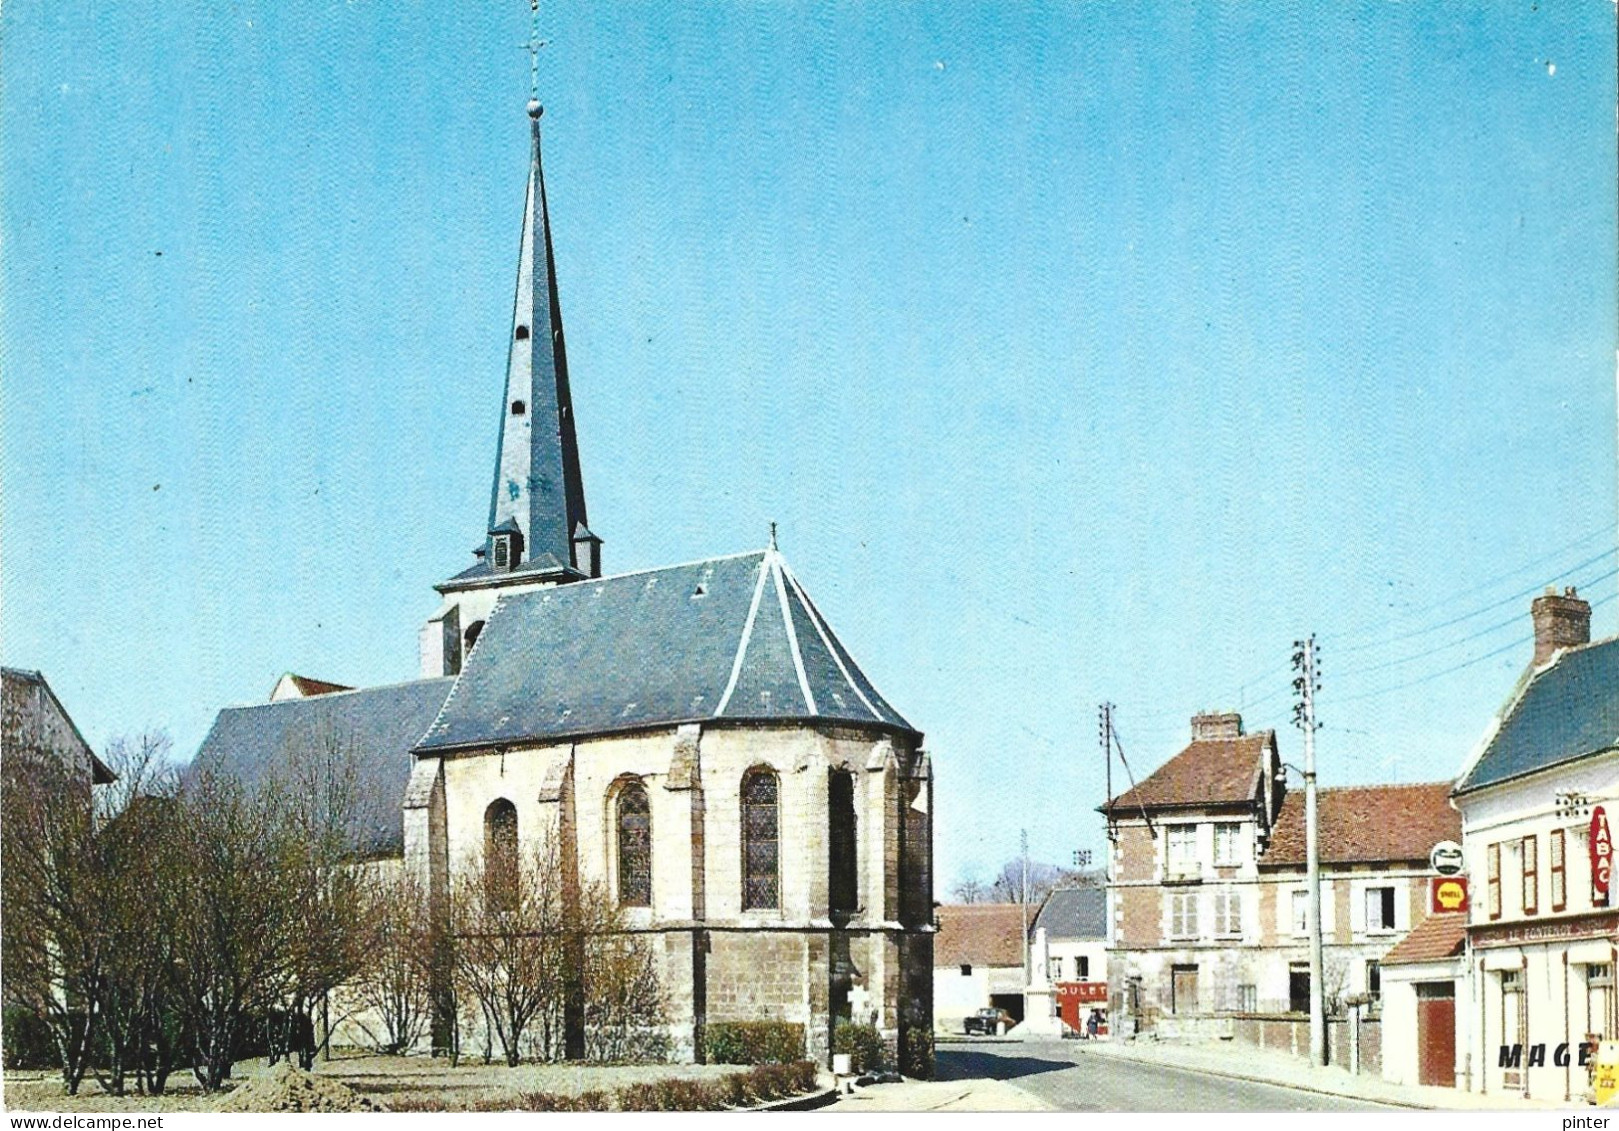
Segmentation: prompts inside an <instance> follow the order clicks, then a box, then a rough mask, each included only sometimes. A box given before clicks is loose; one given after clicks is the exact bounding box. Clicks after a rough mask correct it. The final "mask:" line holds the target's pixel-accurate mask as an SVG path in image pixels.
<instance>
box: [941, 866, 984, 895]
mask: <svg viewBox="0 0 1619 1131" xmlns="http://www.w3.org/2000/svg"><path fill="white" fill-rule="evenodd" d="M950 895H951V898H953V899H954V900H955V901H956V902H957V903H984V902H986V901H987V900H988V899H989V888H988V887H987V886H986V885H985V883H984V881H983V880H981V879H979V878H978V873H977V872H976V871H974V870H972V869H968V870H967V871H965V872H963V873H962V874H961V875H960V876H959V877H958V878H957V880H956V882H955V884H954V885H953V886H952V887H951V888H950Z"/></svg>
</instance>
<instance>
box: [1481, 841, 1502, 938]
mask: <svg viewBox="0 0 1619 1131" xmlns="http://www.w3.org/2000/svg"><path fill="white" fill-rule="evenodd" d="M1484 866H1485V873H1484V886H1485V888H1486V890H1487V891H1488V899H1489V907H1490V918H1491V919H1499V918H1501V846H1500V845H1499V844H1492V845H1490V847H1488V848H1486V849H1485V850H1484Z"/></svg>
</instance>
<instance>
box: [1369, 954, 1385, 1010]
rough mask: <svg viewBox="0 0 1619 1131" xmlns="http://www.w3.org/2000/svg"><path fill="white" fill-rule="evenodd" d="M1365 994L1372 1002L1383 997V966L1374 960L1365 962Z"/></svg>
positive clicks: (1370, 959)
mask: <svg viewBox="0 0 1619 1131" xmlns="http://www.w3.org/2000/svg"><path fill="white" fill-rule="evenodd" d="M1366 994H1367V996H1368V997H1370V998H1371V999H1372V1000H1373V1001H1379V1000H1381V999H1382V997H1383V964H1382V963H1381V962H1379V961H1378V960H1377V959H1375V958H1368V959H1367V960H1366Z"/></svg>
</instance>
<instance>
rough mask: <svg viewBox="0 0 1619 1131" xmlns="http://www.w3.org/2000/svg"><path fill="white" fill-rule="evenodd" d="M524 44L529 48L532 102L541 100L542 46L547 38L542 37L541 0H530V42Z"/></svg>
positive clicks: (529, 78) (529, 82)
mask: <svg viewBox="0 0 1619 1131" xmlns="http://www.w3.org/2000/svg"><path fill="white" fill-rule="evenodd" d="M523 46H525V47H527V48H528V97H529V100H530V101H532V102H538V101H539V100H540V48H542V47H544V46H545V40H543V39H541V38H540V0H528V42H527V43H525V44H524V45H523Z"/></svg>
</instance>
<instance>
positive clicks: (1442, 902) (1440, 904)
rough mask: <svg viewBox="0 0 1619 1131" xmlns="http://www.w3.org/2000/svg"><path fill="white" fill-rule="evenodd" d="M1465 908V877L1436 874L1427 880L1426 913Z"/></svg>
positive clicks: (1463, 909)
mask: <svg viewBox="0 0 1619 1131" xmlns="http://www.w3.org/2000/svg"><path fill="white" fill-rule="evenodd" d="M1466 910H1467V877H1466V876H1436V877H1434V878H1432V879H1430V880H1429V881H1428V913H1429V914H1430V915H1443V914H1444V913H1446V912H1447V911H1466Z"/></svg>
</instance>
